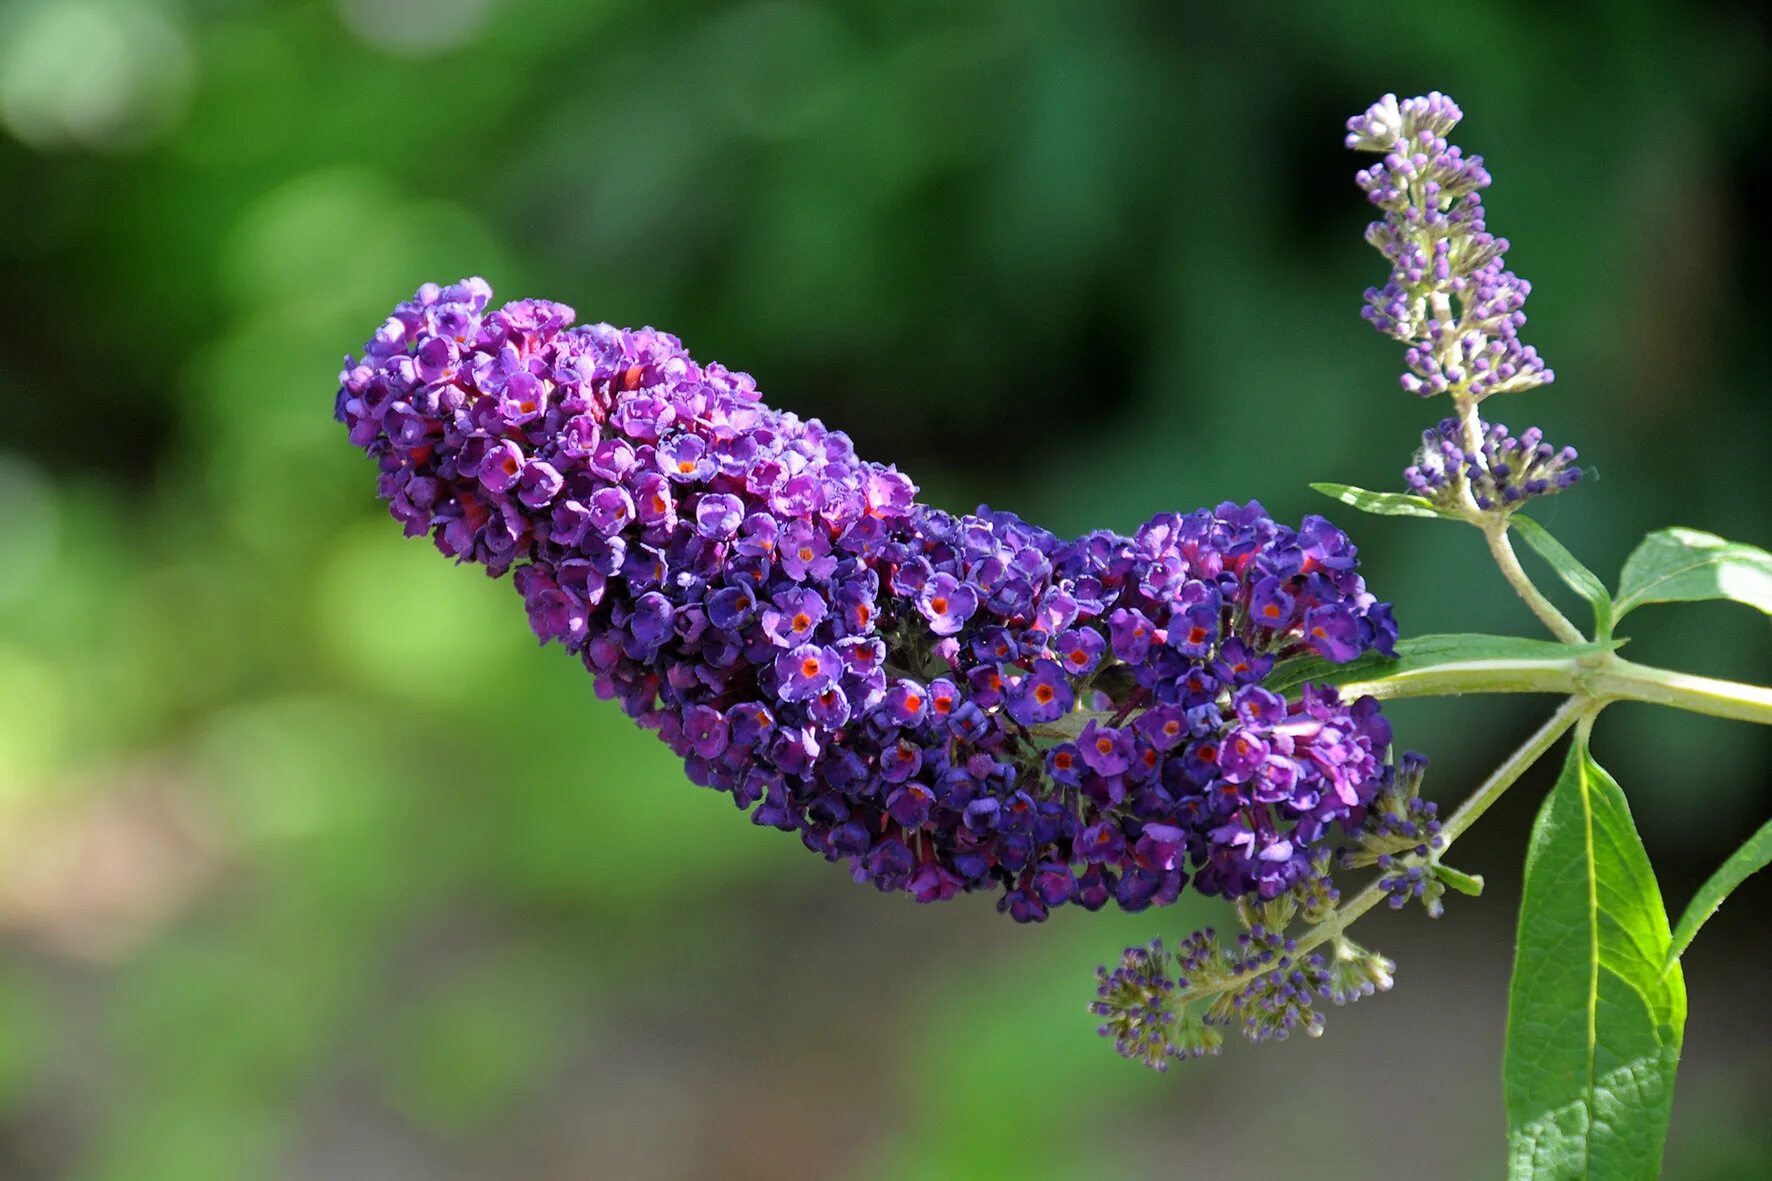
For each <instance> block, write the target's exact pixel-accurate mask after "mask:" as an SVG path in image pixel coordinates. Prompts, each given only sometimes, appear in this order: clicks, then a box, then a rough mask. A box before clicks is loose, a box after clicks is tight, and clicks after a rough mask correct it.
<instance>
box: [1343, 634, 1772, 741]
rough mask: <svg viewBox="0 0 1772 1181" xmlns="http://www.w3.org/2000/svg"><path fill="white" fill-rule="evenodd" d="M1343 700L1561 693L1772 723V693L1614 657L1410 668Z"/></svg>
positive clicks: (1353, 685) (1350, 690) (1354, 684)
mask: <svg viewBox="0 0 1772 1181" xmlns="http://www.w3.org/2000/svg"><path fill="white" fill-rule="evenodd" d="M1341 691H1342V693H1343V694H1344V695H1346V696H1350V697H1361V696H1366V695H1370V696H1372V697H1375V698H1378V699H1379V700H1380V701H1388V700H1395V699H1398V698H1404V697H1456V696H1460V695H1462V694H1465V693H1561V694H1567V695H1581V696H1584V697H1590V698H1592V699H1594V700H1595V701H1596V702H1599V703H1601V704H1605V703H1607V702H1611V701H1648V702H1653V703H1654V704H1656V705H1667V706H1672V707H1673V708H1675V709H1683V710H1688V711H1690V712H1692V713H1700V714H1709V715H1711V716H1712V717H1719V718H1732V719H1734V720H1735V721H1740V722H1756V723H1759V724H1760V725H1772V689H1768V688H1765V687H1763V686H1760V685H1746V684H1742V683H1741V682H1739V681H1724V680H1719V679H1718V678H1715V677H1701V676H1697V675H1695V674H1693V673H1681V672H1673V671H1671V670H1669V669H1662V668H1652V667H1650V666H1649V665H1646V664H1637V663H1635V662H1633V661H1629V660H1625V659H1623V658H1622V657H1620V656H1618V655H1617V654H1615V653H1612V652H1589V653H1585V654H1583V655H1581V656H1575V657H1570V658H1568V659H1563V660H1468V661H1460V662H1454V663H1449V664H1439V665H1430V666H1428V667H1426V668H1418V669H1410V670H1407V671H1405V672H1399V673H1392V674H1390V675H1388V676H1380V677H1374V678H1372V679H1371V680H1369V681H1350V682H1347V683H1345V684H1343V685H1342V686H1341Z"/></svg>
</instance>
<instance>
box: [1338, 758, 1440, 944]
mask: <svg viewBox="0 0 1772 1181" xmlns="http://www.w3.org/2000/svg"><path fill="white" fill-rule="evenodd" d="M1426 772H1427V758H1426V757H1425V756H1423V755H1419V754H1416V753H1415V752H1413V751H1411V752H1409V753H1407V754H1405V755H1404V756H1403V757H1402V758H1401V759H1400V760H1399V761H1398V763H1397V766H1396V767H1395V769H1394V772H1393V774H1392V777H1391V780H1390V782H1389V783H1387V784H1386V785H1385V787H1384V788H1383V789H1382V790H1381V791H1380V792H1379V793H1378V795H1377V796H1376V797H1375V798H1374V799H1373V801H1372V807H1371V809H1370V810H1369V811H1368V813H1367V814H1366V820H1365V824H1364V825H1363V826H1362V828H1361V830H1360V842H1359V846H1358V847H1357V848H1355V849H1351V850H1349V851H1347V852H1346V853H1344V854H1343V856H1342V862H1343V864H1344V865H1346V866H1347V867H1348V868H1350V869H1358V868H1361V867H1364V866H1368V865H1371V866H1376V867H1377V868H1378V869H1379V870H1380V871H1381V876H1380V877H1379V879H1378V884H1379V886H1380V887H1381V888H1382V889H1383V890H1384V891H1385V893H1386V894H1388V895H1389V898H1388V901H1389V903H1390V906H1391V908H1392V909H1400V908H1402V907H1404V906H1407V905H1408V904H1409V902H1410V901H1411V900H1414V901H1417V902H1420V903H1421V904H1422V905H1423V906H1424V907H1425V908H1426V909H1427V913H1428V917H1430V918H1439V917H1440V915H1441V914H1442V913H1443V912H1444V910H1445V904H1444V903H1443V902H1442V901H1441V899H1442V898H1444V897H1445V894H1446V884H1445V882H1444V881H1442V880H1441V878H1440V876H1439V874H1438V872H1437V866H1438V864H1439V859H1440V852H1441V850H1443V849H1444V848H1445V846H1446V842H1445V839H1444V838H1443V837H1441V835H1440V810H1439V805H1438V804H1436V803H1434V802H1433V801H1432V800H1424V799H1422V798H1421V794H1420V792H1421V781H1422V779H1423V777H1424V776H1425V774H1426Z"/></svg>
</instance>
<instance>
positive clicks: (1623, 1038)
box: [1503, 736, 1686, 1181]
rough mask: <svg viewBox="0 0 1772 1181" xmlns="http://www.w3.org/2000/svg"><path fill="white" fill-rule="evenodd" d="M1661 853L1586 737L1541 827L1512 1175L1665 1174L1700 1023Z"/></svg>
mask: <svg viewBox="0 0 1772 1181" xmlns="http://www.w3.org/2000/svg"><path fill="white" fill-rule="evenodd" d="M1669 943H1670V936H1669V934H1668V927H1667V912H1666V911H1665V910H1663V909H1662V905H1661V893H1660V891H1659V889H1658V888H1657V886H1656V884H1655V874H1654V871H1653V870H1652V869H1651V868H1650V866H1649V857H1648V855H1647V854H1646V853H1645V852H1644V851H1643V843H1642V840H1641V839H1640V838H1639V837H1638V836H1637V830H1636V827H1635V826H1634V825H1633V824H1632V823H1631V816H1630V808H1629V806H1628V805H1627V804H1626V803H1625V800H1624V793H1623V792H1622V791H1620V790H1619V788H1618V784H1617V783H1615V782H1614V781H1613V780H1612V777H1611V776H1609V775H1607V774H1606V772H1605V771H1604V770H1602V769H1601V768H1600V766H1599V764H1598V763H1596V762H1594V760H1593V756H1592V755H1591V754H1589V752H1588V749H1587V743H1586V739H1585V736H1583V737H1580V738H1578V739H1577V740H1576V741H1575V742H1574V743H1573V744H1572V745H1571V746H1570V750H1569V758H1568V760H1567V762H1566V763H1565V764H1564V767H1563V774H1562V777H1561V778H1560V779H1558V781H1557V786H1556V789H1555V790H1554V791H1552V792H1551V794H1550V797H1549V798H1548V799H1547V800H1546V801H1545V803H1544V808H1543V810H1542V811H1540V812H1539V814H1538V821H1537V823H1536V824H1535V825H1534V826H1533V829H1532V843H1531V846H1530V848H1529V849H1528V851H1527V854H1526V884H1525V892H1524V896H1523V897H1522V898H1521V900H1520V927H1519V936H1518V940H1517V951H1516V954H1515V959H1514V976H1513V984H1512V986H1511V988H1510V990H1509V995H1508V1015H1507V1052H1506V1056H1505V1063H1504V1068H1503V1075H1504V1079H1505V1083H1506V1097H1507V1115H1508V1158H1509V1159H1508V1176H1509V1177H1510V1178H1512V1179H1513V1181H1528V1179H1529V1181H1562V1179H1563V1178H1583V1179H1587V1181H1592V1179H1612V1178H1618V1179H1620V1181H1623V1179H1635V1178H1653V1177H1655V1176H1656V1175H1657V1174H1658V1172H1659V1170H1660V1162H1661V1149H1662V1145H1663V1144H1664V1143H1665V1141H1666V1139H1667V1121H1668V1113H1669V1110H1670V1107H1671V1105H1672V1102H1673V1089H1674V1071H1675V1069H1676V1068H1677V1066H1678V1064H1679V1057H1680V1038H1681V1035H1682V1031H1683V1030H1684V1027H1685V1024H1686V986H1685V982H1684V981H1683V980H1682V978H1681V975H1680V972H1679V969H1678V968H1677V967H1676V968H1675V969H1674V970H1673V971H1672V972H1663V970H1662V968H1663V964H1664V963H1665V962H1666V958H1667V949H1668V946H1669Z"/></svg>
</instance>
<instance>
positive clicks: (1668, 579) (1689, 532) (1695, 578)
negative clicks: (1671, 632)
mask: <svg viewBox="0 0 1772 1181" xmlns="http://www.w3.org/2000/svg"><path fill="white" fill-rule="evenodd" d="M1698 599H1730V600H1732V601H1734V602H1737V603H1746V604H1747V605H1748V606H1749V607H1757V608H1759V609H1760V610H1761V611H1763V612H1765V613H1766V614H1768V615H1772V554H1769V553H1767V552H1766V551H1765V550H1763V549H1759V548H1757V547H1755V546H1751V545H1743V544H1741V543H1740V542H1736V541H1725V540H1724V539H1723V538H1721V537H1718V536H1717V535H1716V534H1714V533H1702V532H1700V531H1699V530H1697V529H1677V528H1676V529H1657V530H1656V531H1655V532H1653V533H1651V534H1649V535H1648V536H1647V537H1645V538H1643V541H1642V544H1640V545H1638V546H1637V548H1636V552H1634V553H1633V554H1631V556H1630V557H1629V558H1628V559H1626V561H1625V563H1624V573H1623V574H1621V575H1620V576H1619V578H1618V598H1617V599H1616V600H1615V602H1614V604H1613V605H1614V608H1615V609H1616V611H1617V617H1618V618H1619V619H1623V618H1624V616H1625V614H1626V613H1627V612H1629V611H1632V610H1634V609H1636V608H1637V607H1640V606H1642V605H1643V604H1644V603H1672V602H1689V601H1693V600H1698Z"/></svg>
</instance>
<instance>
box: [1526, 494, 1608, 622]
mask: <svg viewBox="0 0 1772 1181" xmlns="http://www.w3.org/2000/svg"><path fill="white" fill-rule="evenodd" d="M1508 525H1509V527H1510V528H1512V529H1513V530H1514V532H1516V533H1518V534H1519V535H1520V536H1521V537H1522V538H1524V539H1525V541H1526V544H1527V545H1529V546H1531V547H1532V548H1533V549H1534V550H1536V551H1538V556H1539V557H1541V558H1543V559H1544V560H1545V561H1546V562H1549V563H1550V568H1551V569H1552V570H1555V571H1556V572H1557V577H1558V578H1561V579H1562V580H1563V581H1564V582H1565V583H1567V584H1568V586H1569V589H1570V590H1572V591H1574V592H1575V593H1576V594H1578V595H1580V596H1581V597H1582V598H1584V599H1586V600H1587V601H1588V603H1589V604H1590V605H1591V606H1592V607H1593V609H1594V634H1595V635H1596V636H1598V637H1599V638H1600V639H1602V640H1603V639H1605V638H1606V637H1607V636H1609V635H1611V634H1612V594H1611V592H1610V591H1608V590H1607V589H1606V584H1605V583H1603V582H1601V581H1600V580H1599V578H1597V577H1596V576H1595V575H1594V572H1593V571H1592V570H1589V569H1588V568H1587V567H1586V566H1583V565H1582V564H1581V562H1580V560H1579V559H1577V558H1576V556H1575V555H1574V554H1572V553H1570V552H1569V551H1568V550H1567V549H1566V548H1564V546H1563V543H1562V542H1560V541H1558V540H1557V539H1556V538H1554V537H1552V536H1551V535H1550V532H1549V531H1548V530H1547V529H1545V527H1544V526H1543V525H1540V524H1539V523H1538V522H1537V521H1534V520H1533V519H1532V518H1531V517H1528V516H1523V515H1521V514H1519V513H1515V514H1514V515H1513V516H1512V517H1509V518H1508Z"/></svg>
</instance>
